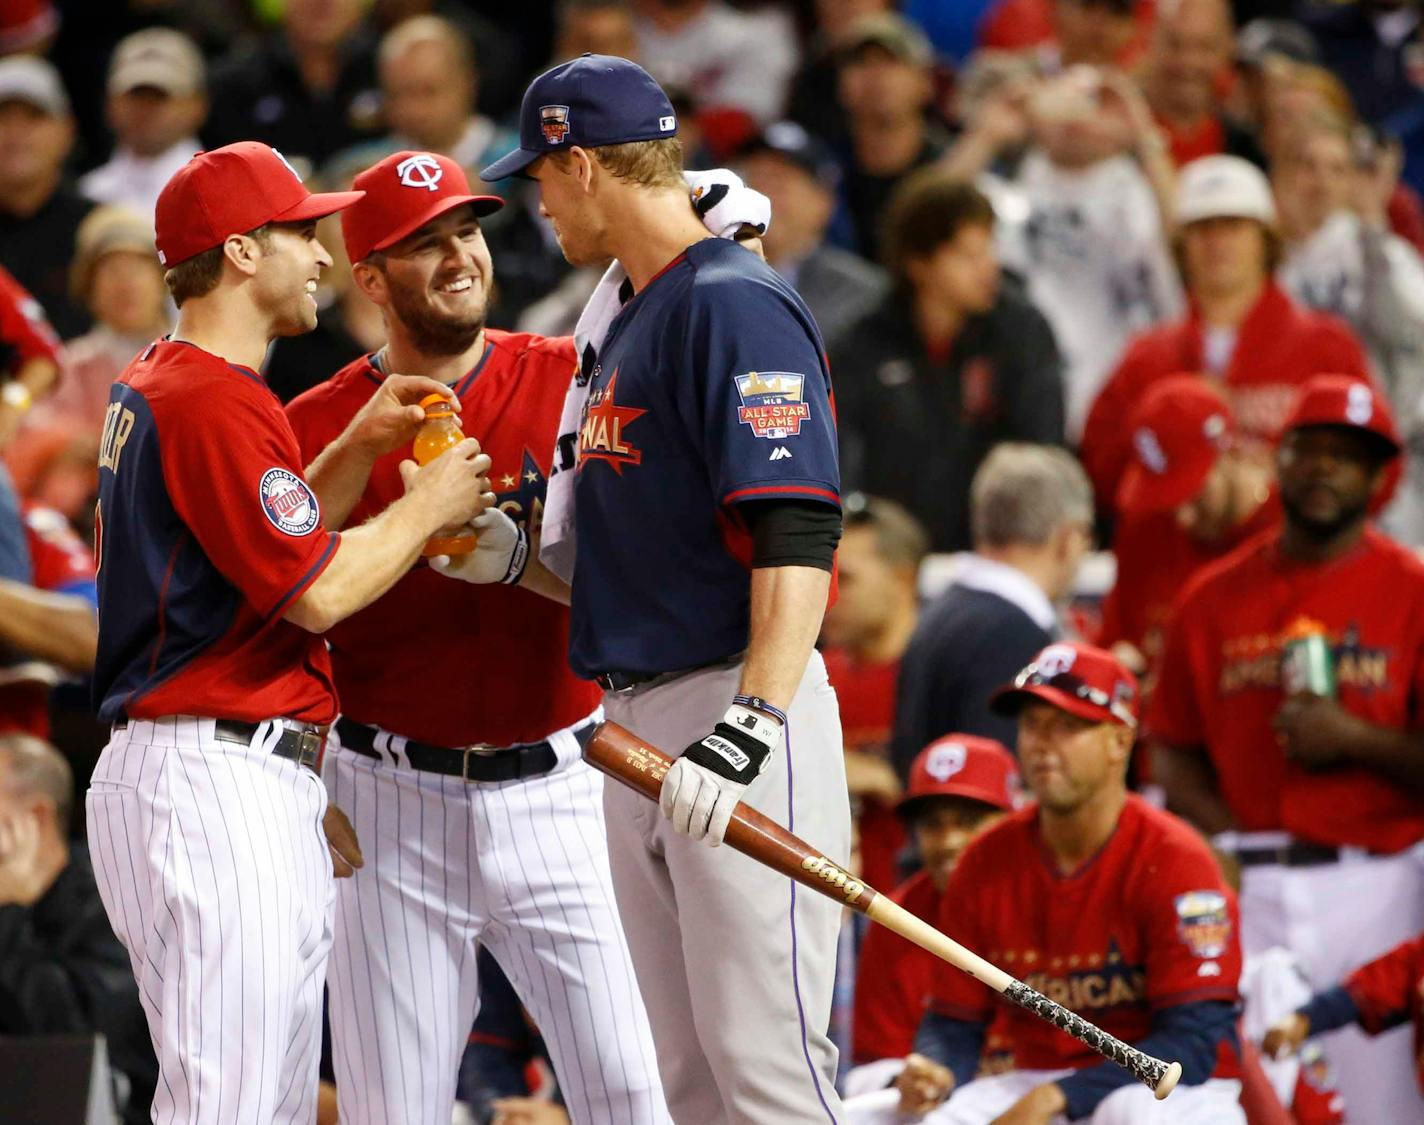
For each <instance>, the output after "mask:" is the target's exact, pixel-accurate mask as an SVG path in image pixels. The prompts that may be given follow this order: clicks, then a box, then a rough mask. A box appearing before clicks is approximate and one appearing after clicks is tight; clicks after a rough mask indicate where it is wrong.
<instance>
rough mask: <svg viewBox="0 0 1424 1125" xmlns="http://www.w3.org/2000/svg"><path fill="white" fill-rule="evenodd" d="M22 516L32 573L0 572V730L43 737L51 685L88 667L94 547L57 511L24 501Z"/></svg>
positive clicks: (93, 626) (93, 639)
mask: <svg viewBox="0 0 1424 1125" xmlns="http://www.w3.org/2000/svg"><path fill="white" fill-rule="evenodd" d="M5 518H6V517H4V516H3V515H0V519H5ZM21 518H22V519H23V534H24V537H25V545H26V548H27V550H28V552H29V556H30V564H31V572H32V577H31V578H30V579H29V580H27V581H23V582H21V581H15V580H13V579H10V578H0V732H3V731H25V732H28V733H29V734H33V735H39V736H42V737H47V736H48V735H49V693H50V689H51V688H52V687H54V685H55V684H56V683H58V682H59V679H60V676H61V674H62V673H65V672H69V673H77V674H80V675H84V674H87V673H88V672H89V671H90V670H91V669H92V668H93V667H94V654H95V651H96V647H97V645H98V641H99V625H98V618H97V614H98V609H99V594H98V590H97V589H96V587H95V584H94V570H95V563H94V552H93V551H91V550H90V549H89V547H88V546H87V545H86V544H85V543H84V542H83V541H82V540H81V539H80V538H79V537H78V536H77V535H76V534H75V533H74V530H73V529H72V528H71V527H70V526H69V522H68V521H67V520H66V519H65V518H64V516H63V515H62V514H61V513H59V512H57V511H55V510H54V509H52V508H43V507H38V506H36V505H34V504H26V505H25V507H24V512H23V515H22V517H21Z"/></svg>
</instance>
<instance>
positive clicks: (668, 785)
mask: <svg viewBox="0 0 1424 1125" xmlns="http://www.w3.org/2000/svg"><path fill="white" fill-rule="evenodd" d="M781 735H782V724H781V723H780V722H779V721H777V720H776V719H774V718H773V717H772V716H771V715H769V714H767V713H765V712H762V711H759V710H754V709H753V708H751V707H747V706H744V705H743V704H741V703H733V704H732V706H731V707H729V708H727V713H726V714H725V715H723V716H722V721H721V722H720V723H718V724H717V725H716V727H714V728H713V730H712V733H711V734H709V735H707V736H706V737H705V738H703V739H701V740H700V741H698V742H694V743H693V744H692V745H691V746H689V747H688V748H687V749H686V750H684V751H683V752H682V757H680V758H678V760H677V761H675V762H674V763H673V764H672V768H671V769H669V770H668V772H667V776H666V777H664V778H663V787H662V792H661V794H660V795H659V800H658V804H659V805H660V806H661V808H662V810H663V815H664V816H665V817H667V818H668V820H670V821H672V826H673V828H675V829H676V830H677V831H678V832H680V833H682V835H684V836H688V837H690V838H691V839H693V840H701V841H702V842H703V843H705V844H708V845H709V846H711V847H714V848H715V847H718V846H720V845H721V843H722V838H723V837H724V836H725V835H726V833H727V824H728V823H729V822H730V821H731V819H732V810H733V809H735V808H736V807H737V802H738V801H740V800H741V799H742V795H743V794H744V793H745V792H746V791H747V786H748V785H750V784H751V783H752V782H753V781H754V780H756V778H757V777H758V776H760V774H761V772H762V771H763V770H765V769H766V766H767V763H768V762H770V761H771V755H772V754H773V753H775V752H776V749H777V747H778V746H780V745H781Z"/></svg>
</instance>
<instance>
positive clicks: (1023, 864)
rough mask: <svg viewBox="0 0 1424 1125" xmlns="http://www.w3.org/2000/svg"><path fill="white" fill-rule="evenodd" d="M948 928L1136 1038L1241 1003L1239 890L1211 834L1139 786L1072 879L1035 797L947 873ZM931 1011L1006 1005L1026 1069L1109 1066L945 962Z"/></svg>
mask: <svg viewBox="0 0 1424 1125" xmlns="http://www.w3.org/2000/svg"><path fill="white" fill-rule="evenodd" d="M939 928H940V929H941V930H943V931H944V932H945V933H947V934H948V935H949V936H950V937H952V938H954V939H955V940H956V941H958V942H960V943H961V944H963V945H966V946H968V947H969V948H970V949H972V950H974V952H976V953H978V954H979V955H980V956H982V957H985V958H987V959H988V960H989V961H992V962H993V963H994V964H996V965H1002V966H1003V968H1004V969H1005V970H1006V971H1007V972H1009V973H1012V974H1014V975H1015V976H1018V977H1019V978H1020V979H1021V980H1022V981H1023V982H1024V983H1025V984H1027V985H1029V986H1030V987H1032V988H1036V989H1037V990H1038V991H1039V992H1042V993H1043V994H1044V995H1045V996H1048V997H1049V998H1050V999H1052V1000H1055V1001H1057V1002H1058V1003H1060V1004H1062V1005H1063V1006H1064V1007H1066V1008H1068V1009H1070V1010H1071V1011H1074V1012H1077V1013H1078V1014H1079V1015H1081V1016H1083V1017H1084V1018H1085V1019H1089V1020H1092V1021H1093V1022H1094V1023H1095V1024H1097V1025H1098V1026H1099V1027H1101V1028H1102V1029H1103V1030H1104V1031H1107V1032H1109V1033H1110V1034H1112V1035H1116V1036H1117V1037H1118V1038H1119V1039H1121V1040H1123V1041H1124V1042H1127V1043H1133V1042H1136V1041H1137V1040H1140V1039H1143V1038H1145V1037H1146V1036H1147V1035H1148V1033H1149V1032H1150V1030H1151V1019H1152V1013H1153V1012H1154V1011H1156V1010H1158V1009H1161V1008H1168V1007H1174V1006H1176V1005H1179V1004H1189V1003H1196V1002H1200V1001H1209V1000H1223V1001H1228V1002H1232V1003H1234V1002H1235V1001H1236V999H1237V987H1236V986H1237V982H1238V979H1239V977H1240V975H1241V946H1240V940H1239V931H1240V927H1239V924H1238V921H1237V911H1236V900H1235V897H1234V896H1233V895H1232V894H1231V892H1230V890H1229V889H1228V888H1227V886H1226V883H1225V881H1224V880H1223V879H1222V877H1221V872H1220V870H1219V869H1218V867H1217V864H1216V860H1215V858H1213V856H1212V854H1211V851H1210V850H1209V849H1208V848H1207V846H1206V843H1205V842H1204V841H1203V840H1202V839H1201V837H1200V836H1198V835H1197V834H1196V832H1194V831H1193V830H1192V829H1191V828H1190V827H1189V826H1188V825H1187V824H1186V823H1184V822H1183V821H1181V820H1178V819H1177V818H1176V817H1175V816H1173V815H1171V814H1170V813H1167V812H1163V811H1161V810H1159V809H1155V808H1152V807H1151V806H1150V805H1148V804H1147V803H1146V802H1145V801H1143V800H1142V799H1141V798H1140V797H1137V796H1135V795H1129V796H1128V798H1127V802H1126V804H1125V805H1124V806H1123V809H1122V813H1121V815H1120V816H1119V817H1118V822H1117V827H1116V828H1115V829H1114V831H1113V834H1112V836H1111V837H1110V838H1109V839H1108V842H1107V843H1106V844H1104V845H1103V847H1102V849H1101V850H1100V851H1099V852H1098V853H1097V855H1095V856H1093V858H1092V859H1090V860H1088V861H1087V862H1086V863H1085V864H1084V865H1083V866H1082V867H1080V868H1079V869H1078V870H1076V871H1074V872H1072V873H1070V874H1066V875H1065V874H1063V873H1061V872H1060V871H1058V870H1057V868H1056V866H1055V865H1054V863H1053V861H1052V859H1051V858H1050V857H1049V854H1048V851H1047V849H1046V848H1045V846H1044V843H1043V840H1042V838H1041V836H1040V834H1039V825H1038V807H1037V806H1036V805H1031V806H1029V807H1028V808H1026V809H1023V810H1020V811H1019V812H1017V813H1014V814H1012V815H1011V816H1009V817H1008V818H1006V819H1005V820H1003V821H1001V822H1000V823H998V824H996V825H994V826H993V827H992V828H990V829H988V830H987V831H986V832H984V833H982V834H981V835H979V836H978V837H976V838H975V840H974V842H973V843H971V844H970V845H969V847H968V848H966V849H965V851H964V854H963V855H962V856H961V857H960V859H959V862H958V863H957V864H956V865H955V868H954V871H953V873H952V874H951V875H950V877H949V884H948V886H947V887H946V888H945V893H944V896H943V902H942V905H941V910H940V916H939ZM929 1008H930V1010H931V1011H934V1012H937V1013H939V1014H941V1015H944V1016H948V1017H949V1018H951V1019H959V1020H970V1021H974V1022H978V1023H984V1024H988V1023H989V1022H990V1020H991V1018H992V1017H993V1016H994V1015H995V1013H996V1011H997V1013H998V1020H997V1021H996V1022H995V1027H996V1028H997V1029H998V1030H999V1031H1000V1032H1001V1033H1002V1034H1003V1035H1004V1037H1005V1038H1006V1039H1007V1040H1008V1042H1009V1043H1010V1045H1011V1047H1012V1050H1013V1056H1014V1068H1015V1069H1016V1070H1057V1069H1062V1068H1073V1069H1077V1068H1080V1067H1084V1066H1092V1065H1096V1064H1098V1063H1100V1062H1101V1061H1102V1059H1101V1057H1100V1056H1099V1055H1097V1054H1096V1053H1095V1052H1094V1051H1093V1050H1092V1049H1091V1048H1089V1047H1086V1046H1084V1045H1083V1044H1082V1043H1079V1042H1078V1040H1076V1039H1074V1038H1073V1037H1072V1036H1070V1035H1067V1034H1065V1033H1064V1032H1061V1031H1059V1030H1058V1029H1057V1028H1055V1027H1053V1026H1052V1025H1051V1024H1048V1023H1046V1022H1044V1021H1043V1020H1041V1019H1039V1018H1038V1017H1037V1016H1034V1015H1032V1014H1031V1013H1029V1012H1026V1011H1024V1010H1023V1009H1021V1008H1018V1007H1017V1006H1015V1005H1012V1004H1009V1003H1008V1002H1007V1001H1004V1002H1001V1001H1000V998H999V996H998V994H997V993H995V992H994V991H993V990H992V989H991V988H989V987H988V986H987V985H984V984H981V983H980V982H979V981H976V980H975V979H974V978H973V977H971V976H969V975H968V974H967V973H960V972H956V971H955V970H953V969H950V968H949V967H947V966H940V967H937V968H936V970H935V973H934V977H933V981H932V985H931V993H930V1001H929ZM1228 1054H1229V1052H1226V1051H1223V1052H1222V1057H1223V1058H1224V1059H1225V1058H1226V1057H1227V1055H1228ZM1232 1065H1234V1062H1231V1063H1223V1066H1226V1067H1228V1068H1229V1067H1230V1066H1232ZM1218 1073H1219V1074H1220V1073H1222V1072H1221V1071H1219V1072H1218Z"/></svg>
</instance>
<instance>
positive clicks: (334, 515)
mask: <svg viewBox="0 0 1424 1125" xmlns="http://www.w3.org/2000/svg"><path fill="white" fill-rule="evenodd" d="M375 464H376V454H375V452H374V451H373V450H370V449H368V448H366V447H365V446H364V445H363V444H362V443H361V442H359V441H357V440H356V439H355V438H353V437H352V434H351V431H350V429H348V430H347V431H346V432H345V433H343V434H342V435H341V436H340V437H339V438H337V439H336V440H335V441H333V442H332V443H331V444H330V445H328V446H327V447H326V448H325V449H323V450H322V451H321V452H320V453H319V454H317V458H316V460H315V461H313V462H312V463H311V464H310V465H309V466H308V467H307V471H306V479H307V484H308V485H310V486H311V489H312V491H313V492H315V493H316V496H317V500H318V501H320V503H321V522H322V526H323V527H325V528H326V529H327V530H328V531H340V530H341V528H342V526H343V525H344V524H345V523H346V519H347V517H348V516H350V515H351V509H353V508H354V507H356V505H357V503H358V502H359V501H360V499H361V494H362V493H363V492H365V491H366V483H367V481H369V480H370V479H371V469H372V468H373V467H374V466H375Z"/></svg>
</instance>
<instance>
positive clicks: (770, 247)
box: [736, 121, 890, 341]
mask: <svg viewBox="0 0 1424 1125" xmlns="http://www.w3.org/2000/svg"><path fill="white" fill-rule="evenodd" d="M736 163H737V168H738V171H739V172H740V174H741V176H742V178H743V179H745V180H746V181H747V184H748V186H750V187H754V188H756V190H757V191H759V192H761V193H762V194H764V195H765V196H766V197H767V198H768V199H770V200H771V217H772V223H771V226H770V227H768V228H767V232H766V235H765V236H764V237H763V238H762V246H763V248H764V249H765V251H766V260H767V261H768V262H770V263H771V265H772V266H773V267H774V268H775V269H776V272H777V273H779V274H781V276H782V277H784V278H786V280H787V281H789V282H790V283H791V284H792V286H794V287H795V289H796V292H797V293H799V294H800V295H801V299H802V300H803V301H805V302H806V307H807V308H809V309H810V310H811V315H812V316H813V317H815V319H816V324H817V325H818V326H819V327H820V329H821V335H822V337H824V338H825V339H826V340H828V341H833V340H835V339H836V338H837V337H839V335H840V334H841V333H842V332H844V331H846V330H847V329H848V328H849V327H850V326H851V325H852V324H854V323H855V321H857V320H858V319H859V318H860V317H861V316H863V315H864V314H866V313H868V312H870V310H871V309H872V308H874V307H875V306H876V305H877V304H879V303H880V301H881V300H882V299H883V298H884V297H885V296H886V294H887V293H888V292H889V289H890V279H889V278H888V277H886V276H885V273H884V272H883V271H882V270H880V269H879V268H878V267H876V266H873V265H871V264H870V263H869V262H867V261H866V260H865V259H864V258H861V257H858V256H857V255H855V254H852V253H851V252H850V251H848V250H842V249H840V248H839V247H837V246H831V245H829V244H827V242H826V228H827V227H828V226H829V225H830V223H831V219H832V217H833V216H834V214H835V211H836V187H837V183H838V180H839V176H840V170H839V168H838V167H837V165H836V162H835V159H834V158H833V157H832V156H831V154H830V152H829V151H828V150H827V149H826V148H825V146H823V145H822V144H821V142H820V141H818V140H817V139H816V138H815V137H813V136H811V135H810V134H809V133H807V132H806V130H805V129H803V128H801V126H800V125H797V124H796V123H795V122H793V121H780V122H777V123H776V124H775V125H770V126H768V127H767V129H766V131H765V132H763V133H762V134H761V135H760V136H759V137H757V138H756V139H754V140H753V141H752V142H751V144H750V145H749V146H748V147H747V148H746V149H744V150H743V152H742V153H741V155H740V156H738V157H737V161H736Z"/></svg>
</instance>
